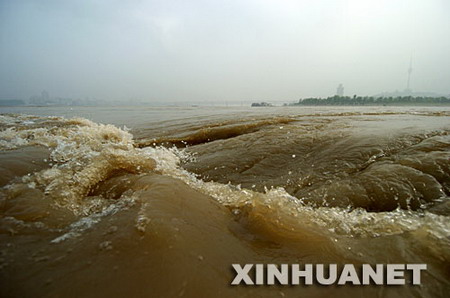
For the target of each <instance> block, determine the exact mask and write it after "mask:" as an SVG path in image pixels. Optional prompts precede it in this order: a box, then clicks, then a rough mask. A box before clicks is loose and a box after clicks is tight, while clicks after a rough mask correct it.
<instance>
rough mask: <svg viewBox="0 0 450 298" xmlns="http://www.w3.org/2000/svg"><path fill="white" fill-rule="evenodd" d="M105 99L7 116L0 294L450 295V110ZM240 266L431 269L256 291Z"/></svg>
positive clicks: (0, 143)
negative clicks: (394, 282)
mask: <svg viewBox="0 0 450 298" xmlns="http://www.w3.org/2000/svg"><path fill="white" fill-rule="evenodd" d="M92 109H93V110H75V111H73V110H71V111H65V110H64V109H63V108H60V109H59V110H58V109H56V108H54V110H45V111H44V110H40V109H34V110H32V109H31V110H29V111H25V112H26V113H27V114H29V115H25V114H17V113H16V114H3V115H0V149H1V151H0V185H1V186H2V187H3V188H2V189H1V191H0V214H1V215H0V281H1V287H0V295H1V296H2V297H59V296H72V297H74V296H80V295H83V296H88V297H94V296H95V297H99V296H100V297H106V296H113V297H117V296H125V295H127V296H132V297H137V296H142V297H143V296H146V297H148V296H151V297H176V296H187V297H209V296H218V297H235V296H243V297H284V296H292V297H299V296H307V297H323V296H325V295H332V294H335V293H342V294H344V295H349V296H355V297H360V296H362V295H364V296H367V297H399V296H402V297H412V296H414V297H417V296H422V297H445V296H447V295H448V294H447V293H448V291H449V290H450V222H449V216H450V200H449V194H450V117H449V116H450V110H449V109H448V108H420V107H419V108H417V107H416V108H409V107H398V108H388V107H383V108H380V107H379V108H374V107H364V108H323V107H322V108H320V109H318V108H266V109H264V108H263V109H250V108H217V107H216V108H145V109H144V108H139V109H138V108H127V109H125V108H123V109H122V108H111V109H105V108H92ZM96 109H97V110H96ZM6 112H10V111H6ZM49 113H51V114H54V115H63V116H65V117H61V116H48V115H46V114H49ZM83 113H85V114H83ZM86 113H88V114H87V115H86ZM30 114H35V115H39V116H31V115H30ZM75 116H78V117H75ZM79 116H85V117H86V118H91V119H92V120H93V121H92V120H87V119H86V118H82V117H79ZM94 121H96V122H94ZM100 122H101V123H112V124H101V123H100ZM113 124H114V125H113ZM123 125H126V126H128V127H130V128H127V127H124V126H123ZM235 263H238V264H247V263H251V264H256V263H259V264H305V263H309V264H347V263H349V264H355V265H361V264H406V263H425V264H427V266H428V268H427V271H426V272H424V273H423V274H422V285H420V286H413V285H410V284H407V285H404V286H373V285H372V286H348V285H347V286H328V287H326V286H318V285H313V286H304V285H303V286H302V285H301V286H281V285H277V286H253V287H250V286H231V285H230V283H231V281H232V279H233V278H234V276H235V274H234V271H233V270H232V267H231V264H235Z"/></svg>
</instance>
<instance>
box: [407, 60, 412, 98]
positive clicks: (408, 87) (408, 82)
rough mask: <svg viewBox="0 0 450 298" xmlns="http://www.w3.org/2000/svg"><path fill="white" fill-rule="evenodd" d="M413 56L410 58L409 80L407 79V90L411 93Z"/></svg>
mask: <svg viewBox="0 0 450 298" xmlns="http://www.w3.org/2000/svg"><path fill="white" fill-rule="evenodd" d="M412 71H413V69H412V57H411V58H410V59H409V68H408V80H407V81H406V89H405V92H408V93H411V87H410V81H411V73H412Z"/></svg>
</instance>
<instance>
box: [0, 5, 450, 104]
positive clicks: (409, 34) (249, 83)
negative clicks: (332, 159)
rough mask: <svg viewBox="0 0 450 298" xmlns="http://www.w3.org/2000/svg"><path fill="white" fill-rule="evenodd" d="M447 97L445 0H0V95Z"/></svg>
mask: <svg viewBox="0 0 450 298" xmlns="http://www.w3.org/2000/svg"><path fill="white" fill-rule="evenodd" d="M410 57H412V60H413V69H414V70H413V73H412V77H411V87H412V89H413V90H414V91H432V92H438V93H443V94H450V1H448V0H373V1H369V0H324V1H313V0H297V1H295V0H250V1H246V0H226V1H225V0H223V1H214V0H203V1H202V0H189V1H187V0H179V1H178V0H177V1H174V0H160V1H139V0H131V1H129V0H128V1H124V0H73V1H60V0H36V1H30V0H20V1H17V0H0V99H7V98H24V99H28V98H29V97H30V96H31V95H34V94H40V92H41V91H42V90H44V89H45V90H47V91H48V92H49V93H50V95H52V96H61V97H72V98H85V97H90V98H98V99H113V100H117V99H130V98H135V99H141V100H149V101H164V100H170V101H183V100H186V101H204V100H208V101H209V100H218V101H223V100H247V99H261V100H284V101H288V100H296V99H298V98H301V97H308V96H329V95H333V94H334V93H335V92H336V87H337V85H338V84H339V83H343V84H344V87H345V94H346V95H353V94H359V95H373V94H376V93H380V92H383V91H394V90H396V89H398V90H403V89H405V87H406V79H407V69H408V67H409V61H410Z"/></svg>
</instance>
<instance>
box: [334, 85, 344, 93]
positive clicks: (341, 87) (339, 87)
mask: <svg viewBox="0 0 450 298" xmlns="http://www.w3.org/2000/svg"><path fill="white" fill-rule="evenodd" d="M336 95H337V96H344V86H343V85H342V84H339V86H338V87H337V89H336Z"/></svg>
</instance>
